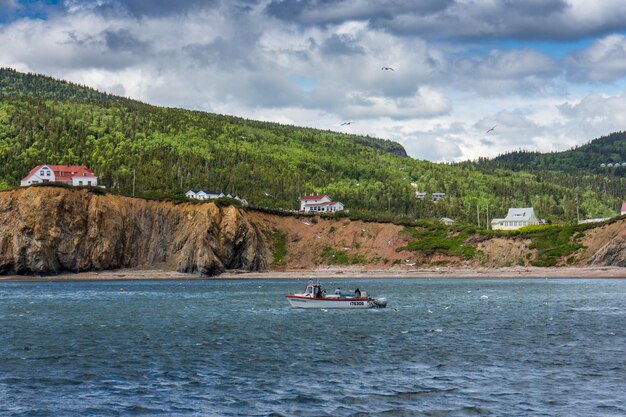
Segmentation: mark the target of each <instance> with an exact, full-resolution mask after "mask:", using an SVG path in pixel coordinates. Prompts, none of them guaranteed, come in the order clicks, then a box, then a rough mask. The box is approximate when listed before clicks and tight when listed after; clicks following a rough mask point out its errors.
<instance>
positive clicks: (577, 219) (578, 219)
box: [576, 194, 580, 224]
mask: <svg viewBox="0 0 626 417" xmlns="http://www.w3.org/2000/svg"><path fill="white" fill-rule="evenodd" d="M578 223H580V213H579V211H578V194H576V224H578Z"/></svg>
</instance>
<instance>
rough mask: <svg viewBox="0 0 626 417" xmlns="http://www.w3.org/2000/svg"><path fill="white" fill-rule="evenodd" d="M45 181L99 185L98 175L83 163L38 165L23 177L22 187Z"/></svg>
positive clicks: (77, 184)
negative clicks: (82, 164)
mask: <svg viewBox="0 0 626 417" xmlns="http://www.w3.org/2000/svg"><path fill="white" fill-rule="evenodd" d="M45 182H60V183H64V184H68V185H76V186H81V185H90V186H94V187H95V186H97V185H98V177H97V176H96V175H95V174H94V173H93V172H91V170H90V169H89V168H86V167H84V166H81V165H47V164H42V165H37V166H36V167H35V168H33V169H31V170H30V172H29V173H28V175H26V176H25V177H24V178H22V181H20V185H21V186H22V187H26V186H29V185H31V184H39V183H45Z"/></svg>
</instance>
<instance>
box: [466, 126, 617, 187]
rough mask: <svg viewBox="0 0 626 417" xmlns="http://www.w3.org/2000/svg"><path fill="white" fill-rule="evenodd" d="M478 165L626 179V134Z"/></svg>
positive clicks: (520, 152)
mask: <svg viewBox="0 0 626 417" xmlns="http://www.w3.org/2000/svg"><path fill="white" fill-rule="evenodd" d="M474 166H476V167H481V168H505V169H512V170H516V171H523V170H545V171H563V172H572V171H581V170H584V171H588V172H594V173H599V174H604V175H615V176H619V177H624V176H625V174H626V132H616V133H611V134H610V135H608V136H603V137H600V138H598V139H594V140H592V141H591V142H589V143H587V144H585V145H581V146H578V147H576V148H573V149H570V150H567V151H562V152H551V153H539V152H530V151H516V152H511V153H507V154H504V155H500V156H498V157H496V158H494V159H481V160H479V161H478V163H476V164H474Z"/></svg>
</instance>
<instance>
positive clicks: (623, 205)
mask: <svg viewBox="0 0 626 417" xmlns="http://www.w3.org/2000/svg"><path fill="white" fill-rule="evenodd" d="M625 211H626V201H624V202H622V213H623V212H625Z"/></svg>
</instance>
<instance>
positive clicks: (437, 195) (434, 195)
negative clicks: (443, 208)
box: [433, 193, 446, 202]
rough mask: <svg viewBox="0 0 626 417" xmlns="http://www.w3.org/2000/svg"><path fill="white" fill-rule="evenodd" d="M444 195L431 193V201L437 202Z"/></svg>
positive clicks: (444, 194)
mask: <svg viewBox="0 0 626 417" xmlns="http://www.w3.org/2000/svg"><path fill="white" fill-rule="evenodd" d="M445 196H446V193H433V201H434V202H437V201H439V200H442V199H443V198H444V197H445Z"/></svg>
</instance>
